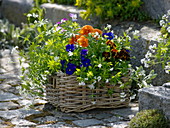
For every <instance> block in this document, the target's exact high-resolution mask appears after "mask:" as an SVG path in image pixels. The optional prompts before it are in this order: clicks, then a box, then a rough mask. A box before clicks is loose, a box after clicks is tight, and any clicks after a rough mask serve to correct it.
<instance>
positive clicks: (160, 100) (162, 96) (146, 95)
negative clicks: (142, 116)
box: [139, 86, 170, 120]
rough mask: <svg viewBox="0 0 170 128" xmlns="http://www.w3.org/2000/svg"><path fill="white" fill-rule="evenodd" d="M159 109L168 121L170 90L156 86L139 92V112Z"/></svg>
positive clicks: (169, 115) (169, 116)
mask: <svg viewBox="0 0 170 128" xmlns="http://www.w3.org/2000/svg"><path fill="white" fill-rule="evenodd" d="M146 109H159V110H161V111H162V112H163V113H164V114H165V116H166V117H167V118H168V119H169V120H170V88H168V87H163V86H158V87H150V88H143V89H140V90H139V110H140V111H141V110H146Z"/></svg>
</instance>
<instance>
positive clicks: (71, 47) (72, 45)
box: [66, 44, 75, 52]
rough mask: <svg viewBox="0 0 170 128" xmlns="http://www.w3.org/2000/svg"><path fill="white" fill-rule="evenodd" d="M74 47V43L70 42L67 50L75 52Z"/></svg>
mask: <svg viewBox="0 0 170 128" xmlns="http://www.w3.org/2000/svg"><path fill="white" fill-rule="evenodd" d="M74 49H75V47H74V44H68V45H66V51H67V52H70V51H71V52H73V51H74Z"/></svg>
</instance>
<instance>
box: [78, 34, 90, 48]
mask: <svg viewBox="0 0 170 128" xmlns="http://www.w3.org/2000/svg"><path fill="white" fill-rule="evenodd" d="M77 42H78V43H79V45H80V46H82V47H87V46H89V43H88V39H87V38H85V37H84V36H81V37H80V38H79V39H78V40H77Z"/></svg>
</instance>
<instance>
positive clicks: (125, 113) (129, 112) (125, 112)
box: [112, 107, 139, 120]
mask: <svg viewBox="0 0 170 128" xmlns="http://www.w3.org/2000/svg"><path fill="white" fill-rule="evenodd" d="M138 111H139V110H138V107H133V108H122V109H115V110H113V111H112V113H113V114H114V115H119V116H121V117H123V118H124V119H126V120H130V119H131V118H132V117H133V116H134V115H135V114H136V113H137V112H138ZM119 119H121V118H120V117H119Z"/></svg>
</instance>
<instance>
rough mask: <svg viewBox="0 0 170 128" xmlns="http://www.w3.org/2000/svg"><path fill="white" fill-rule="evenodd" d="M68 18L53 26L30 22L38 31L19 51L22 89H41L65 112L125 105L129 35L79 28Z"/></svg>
mask: <svg viewBox="0 0 170 128" xmlns="http://www.w3.org/2000/svg"><path fill="white" fill-rule="evenodd" d="M70 16H71V17H72V21H71V20H68V19H66V18H64V19H62V20H61V22H58V23H56V24H55V25H51V24H49V23H48V22H47V20H42V21H38V22H37V21H36V24H35V25H34V30H36V32H38V34H37V36H35V38H34V39H33V40H32V41H30V42H29V43H30V44H29V45H30V46H29V48H28V52H21V55H22V56H24V57H25V59H26V60H28V65H29V66H28V68H27V69H25V68H23V73H25V74H24V75H25V76H27V78H26V79H27V81H26V82H25V83H23V85H22V89H23V90H25V91H26V92H29V93H31V94H39V95H42V94H43V92H44V90H45V94H46V98H47V100H48V101H49V102H50V103H52V104H54V105H56V106H58V107H60V109H61V110H62V111H65V112H71V111H75V112H82V111H85V110H89V109H93V108H118V107H125V106H128V103H129V88H130V80H129V73H130V69H131V65H130V55H129V51H130V41H129V36H128V35H126V34H124V35H123V36H119V37H118V36H116V35H114V34H113V31H112V30H111V26H110V25H107V26H106V28H105V29H104V31H101V30H100V29H96V28H94V27H92V26H90V25H85V26H83V27H80V25H79V24H78V23H76V22H75V20H76V15H74V14H71V15H70ZM31 27H32V26H31ZM27 40H28V39H27ZM26 70H28V71H27V72H25V71H26ZM24 79H25V78H24Z"/></svg>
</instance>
